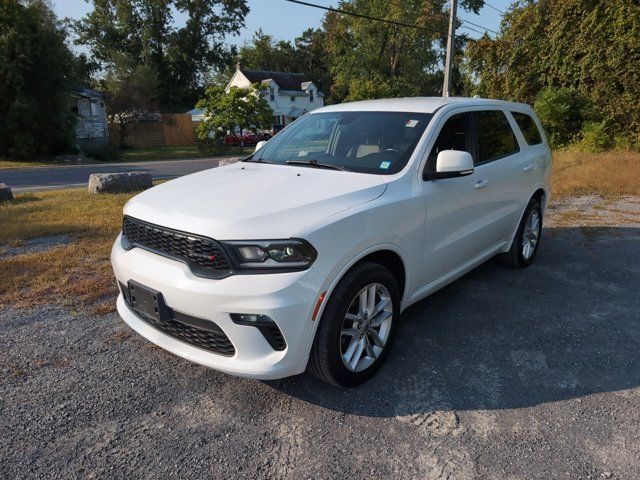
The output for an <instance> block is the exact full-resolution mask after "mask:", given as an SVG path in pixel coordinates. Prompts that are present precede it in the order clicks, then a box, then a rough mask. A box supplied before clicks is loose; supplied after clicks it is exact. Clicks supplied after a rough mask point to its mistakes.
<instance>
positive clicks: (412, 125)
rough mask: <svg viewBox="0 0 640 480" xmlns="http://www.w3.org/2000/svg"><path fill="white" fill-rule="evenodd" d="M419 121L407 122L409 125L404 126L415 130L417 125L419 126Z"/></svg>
mask: <svg viewBox="0 0 640 480" xmlns="http://www.w3.org/2000/svg"><path fill="white" fill-rule="evenodd" d="M419 121H420V120H407V123H405V124H404V126H405V127H409V128H414V127H415V126H416V125H418V122H419Z"/></svg>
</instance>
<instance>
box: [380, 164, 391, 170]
mask: <svg viewBox="0 0 640 480" xmlns="http://www.w3.org/2000/svg"><path fill="white" fill-rule="evenodd" d="M390 166H391V162H381V163H380V168H381V169H382V170H387V169H388V168H389V167H390Z"/></svg>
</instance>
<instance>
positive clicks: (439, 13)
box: [389, 0, 500, 35]
mask: <svg viewBox="0 0 640 480" xmlns="http://www.w3.org/2000/svg"><path fill="white" fill-rule="evenodd" d="M389 4H390V5H394V6H396V7H400V8H404V7H405V5H402V4H401V3H398V2H392V1H390V0H389ZM436 13H437V15H439V16H442V17H446V18H447V19H448V17H449V16H448V15H446V14H445V13H444V12H436ZM458 20H459V21H460V22H462V23H468V24H469V25H473V26H474V27H478V28H482V29H483V30H487V31H488V32H491V33H495V34H496V35H500V32H496V31H495V30H492V29H490V28H487V27H485V26H482V25H478V24H477V23H473V22H470V21H469V20H463V19H462V18H460V17H459V16H458ZM460 28H466V29H467V30H471V31H472V32H476V33H479V34H480V35H483V34H484V32H480V31H478V30H476V29H474V28H469V27H464V26H462V25H461V26H460Z"/></svg>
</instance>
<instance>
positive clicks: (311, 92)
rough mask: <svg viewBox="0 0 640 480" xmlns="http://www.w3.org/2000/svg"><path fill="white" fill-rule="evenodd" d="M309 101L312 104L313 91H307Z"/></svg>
mask: <svg viewBox="0 0 640 480" xmlns="http://www.w3.org/2000/svg"><path fill="white" fill-rule="evenodd" d="M309 101H310V102H313V90H309Z"/></svg>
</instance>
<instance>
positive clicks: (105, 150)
mask: <svg viewBox="0 0 640 480" xmlns="http://www.w3.org/2000/svg"><path fill="white" fill-rule="evenodd" d="M86 153H87V155H88V156H89V157H91V158H93V159H95V160H98V161H99V162H115V161H117V160H119V159H120V154H119V153H118V149H117V148H115V147H114V146H112V145H106V146H104V147H102V148H96V149H91V150H88V151H87V152H86Z"/></svg>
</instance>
